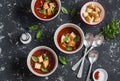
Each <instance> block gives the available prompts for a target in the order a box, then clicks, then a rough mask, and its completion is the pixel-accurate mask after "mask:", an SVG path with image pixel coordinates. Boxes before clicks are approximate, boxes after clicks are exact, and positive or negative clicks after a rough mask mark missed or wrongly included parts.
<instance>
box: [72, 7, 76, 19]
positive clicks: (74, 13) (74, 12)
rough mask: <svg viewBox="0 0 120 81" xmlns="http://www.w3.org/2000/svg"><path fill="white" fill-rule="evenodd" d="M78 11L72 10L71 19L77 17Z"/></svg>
mask: <svg viewBox="0 0 120 81" xmlns="http://www.w3.org/2000/svg"><path fill="white" fill-rule="evenodd" d="M76 13H77V11H76V9H75V8H73V9H72V10H71V17H74V16H75V15H76Z"/></svg>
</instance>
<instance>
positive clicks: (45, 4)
mask: <svg viewBox="0 0 120 81" xmlns="http://www.w3.org/2000/svg"><path fill="white" fill-rule="evenodd" d="M48 8H49V5H48V3H47V2H45V3H44V5H43V9H45V10H46V9H48Z"/></svg>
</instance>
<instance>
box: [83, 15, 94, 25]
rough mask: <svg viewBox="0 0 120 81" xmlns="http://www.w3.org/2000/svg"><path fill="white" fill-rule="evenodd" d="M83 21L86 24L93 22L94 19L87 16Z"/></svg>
mask: <svg viewBox="0 0 120 81" xmlns="http://www.w3.org/2000/svg"><path fill="white" fill-rule="evenodd" d="M85 20H86V21H87V22H88V23H92V22H93V20H94V17H90V16H87V17H86V18H85Z"/></svg>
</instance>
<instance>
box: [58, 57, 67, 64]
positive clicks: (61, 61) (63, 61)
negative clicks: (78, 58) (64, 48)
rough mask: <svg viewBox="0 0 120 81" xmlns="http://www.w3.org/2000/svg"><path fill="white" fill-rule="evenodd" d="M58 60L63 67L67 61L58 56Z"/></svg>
mask: <svg viewBox="0 0 120 81" xmlns="http://www.w3.org/2000/svg"><path fill="white" fill-rule="evenodd" d="M58 59H59V61H60V63H62V64H64V65H66V64H67V59H66V58H65V57H63V56H59V57H58Z"/></svg>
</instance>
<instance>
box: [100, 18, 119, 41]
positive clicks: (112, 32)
mask: <svg viewBox="0 0 120 81" xmlns="http://www.w3.org/2000/svg"><path fill="white" fill-rule="evenodd" d="M100 33H101V34H103V35H104V36H105V37H106V40H107V41H110V40H111V39H114V38H116V35H118V34H120V20H118V19H113V20H112V21H111V22H110V23H109V24H108V25H107V26H106V27H104V28H103V31H102V32H100Z"/></svg>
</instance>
